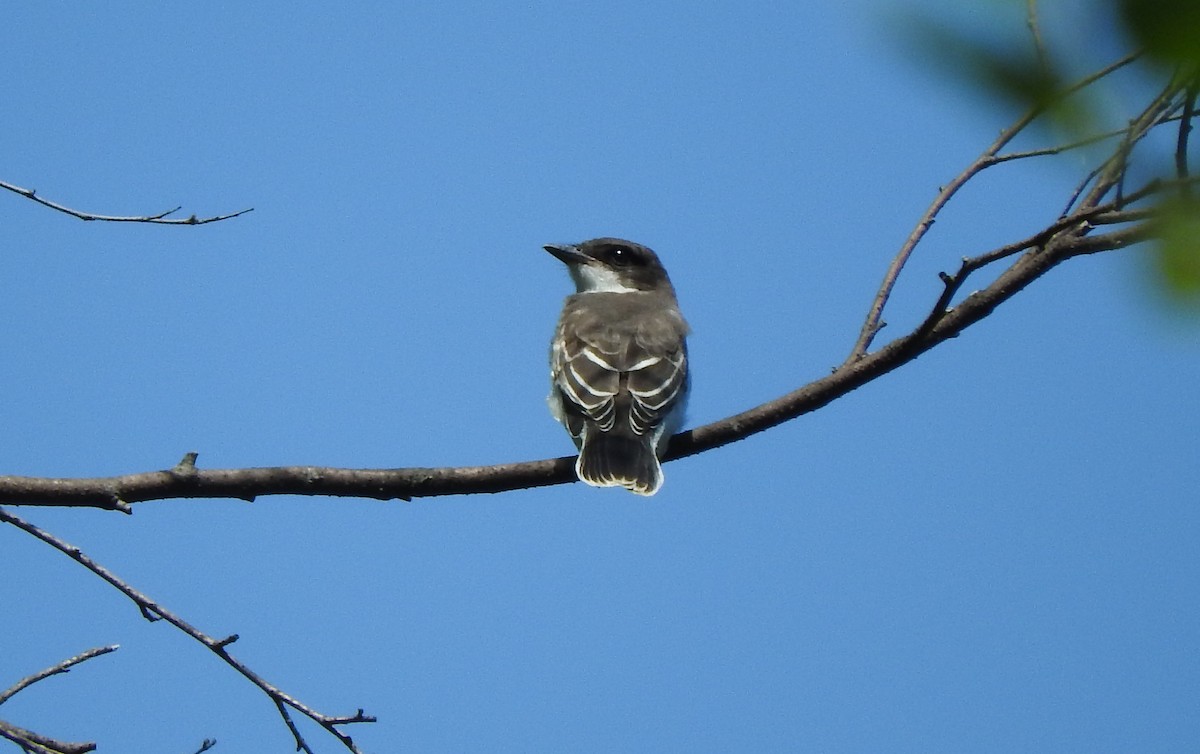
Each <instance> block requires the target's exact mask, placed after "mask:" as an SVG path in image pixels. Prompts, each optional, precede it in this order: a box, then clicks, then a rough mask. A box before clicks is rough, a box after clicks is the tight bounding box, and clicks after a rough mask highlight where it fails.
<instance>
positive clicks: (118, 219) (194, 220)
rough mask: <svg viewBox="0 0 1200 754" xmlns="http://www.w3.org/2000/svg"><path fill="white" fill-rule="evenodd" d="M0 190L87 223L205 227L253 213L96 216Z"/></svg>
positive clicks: (1, 184) (24, 192)
mask: <svg viewBox="0 0 1200 754" xmlns="http://www.w3.org/2000/svg"><path fill="white" fill-rule="evenodd" d="M0 188H3V189H8V190H9V191H11V192H13V193H14V194H20V195H21V196H23V197H25V198H26V199H32V200H33V201H35V202H37V203H38V204H40V205H42V206H43V207H49V208H50V209H52V210H55V211H57V212H62V213H63V214H65V215H70V216H71V217H77V218H79V219H80V220H87V221H89V222H90V221H92V220H98V221H101V222H108V223H149V224H152V225H207V224H208V223H217V222H220V221H222V220H230V219H232V218H235V217H239V216H241V215H244V214H246V213H247V212H253V211H254V208H253V207H247V208H246V209H243V210H238V211H237V212H232V213H230V214H228V215H214V216H213V217H197V216H195V215H192V216H190V217H170V215H173V214H175V213H176V212H178V211H179V210H181V209H183V207H176V208H174V209H169V210H167V211H166V212H159V213H158V214H157V215H97V214H95V213H92V212H82V211H80V210H77V209H71V208H70V207H68V206H66V205H63V204H59V203H58V202H52V201H50V200H49V199H43V198H42V197H40V196H38V193H37V191H36V190H34V189H27V188H21V187H20V186H14V185H13V184H11V183H6V182H5V181H0Z"/></svg>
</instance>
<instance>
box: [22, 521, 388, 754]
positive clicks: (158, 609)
mask: <svg viewBox="0 0 1200 754" xmlns="http://www.w3.org/2000/svg"><path fill="white" fill-rule="evenodd" d="M0 522H2V523H6V524H12V525H13V526H15V527H17V528H18V529H20V530H22V531H24V532H26V533H27V534H31V535H33V536H34V537H36V538H37V539H40V540H41V541H43V542H45V543H46V544H48V545H50V546H51V547H53V548H55V549H56V550H58V551H60V552H62V553H64V554H66V555H67V556H69V557H71V558H72V559H74V560H75V561H76V562H78V563H80V564H81V565H82V566H83V567H84V568H87V569H88V570H89V571H91V572H92V573H94V574H96V575H97V576H99V577H100V578H102V579H104V580H105V581H107V582H108V583H109V584H111V585H112V586H113V587H115V588H116V589H117V591H119V592H121V593H122V594H124V595H125V596H126V597H128V598H129V599H130V600H132V601H133V603H134V604H135V605H137V606H138V609H139V610H141V612H142V615H143V616H144V617H145V618H146V619H147V620H151V621H154V620H158V619H160V618H161V619H162V620H165V621H167V622H168V623H170V624H171V625H173V626H175V627H176V628H178V629H179V630H180V631H182V632H183V633H185V634H187V635H188V636H190V637H191V638H193V639H195V640H196V641H198V642H200V643H201V644H203V645H204V646H205V647H207V648H208V649H209V650H210V651H211V652H212V653H213V654H215V655H217V656H218V657H220V658H221V660H222V661H224V662H225V663H226V664H227V665H229V666H230V667H232V668H233V669H234V670H236V671H238V672H239V673H241V674H242V675H243V676H244V677H246V678H247V679H248V680H249V681H250V682H251V683H253V684H254V685H255V686H257V687H258V688H259V689H261V690H262V691H263V693H265V694H266V695H267V696H268V697H269V698H270V699H271V701H272V702H273V703H274V704H275V706H276V707H277V708H278V709H279V711H280V713H281V714H282V715H283V719H284V722H286V723H287V726H288V729H289V730H291V732H292V735H293V736H294V737H295V739H296V747H297V751H309V752H311V751H312V750H311V749H310V748H308V743H307V742H306V741H305V740H304V737H303V736H302V735H301V734H300V731H299V729H298V728H296V726H295V724H294V723H293V722H292V719H291V716H290V715H289V714H288V712H287V708H291V709H293V710H295V711H297V712H299V713H300V714H302V715H304V716H305V717H308V718H309V719H311V720H312V721H313V722H315V723H317V724H318V725H320V726H321V727H322V728H324V729H325V730H326V731H327V732H328V733H329V734H330V735H332V736H333V737H335V738H336V739H337V740H338V741H340V742H341V743H342V745H343V746H345V747H346V748H347V749H348V750H349V751H351V752H353V753H354V754H362V753H361V751H360V750H359V749H358V747H357V746H356V745H355V744H354V741H353V739H352V738H351V737H350V736H349V735H347V734H345V733H343V732H342V731H341V730H340V729H339V728H338V726H342V725H349V724H351V723H373V722H375V718H374V717H372V716H370V715H367V714H365V713H364V712H363V711H362V709H359V710H358V711H357V712H355V713H354V714H353V715H342V716H335V715H326V714H323V713H321V712H318V711H317V710H315V709H313V708H312V707H309V706H308V705H306V704H304V703H303V702H301V701H300V700H298V699H296V698H295V697H293V696H291V695H290V694H287V693H285V692H284V691H283V690H281V689H280V688H279V687H277V686H275V685H274V684H272V683H270V682H269V681H267V680H266V679H265V678H263V677H262V676H260V675H259V674H258V673H256V672H254V671H253V670H251V669H250V668H249V667H248V666H246V664H245V663H243V662H242V661H240V660H238V659H237V658H236V657H234V656H233V655H231V654H229V651H228V650H227V649H226V647H228V646H229V645H230V644H232V643H233V642H235V641H237V639H238V636H237V634H231V635H229V636H226V637H225V638H222V639H216V638H213V637H212V636H209V635H208V634H205V633H204V632H202V631H200V630H199V629H197V628H196V627H195V626H193V625H192V624H190V623H188V622H187V621H185V620H184V619H183V618H181V617H179V616H178V615H176V614H175V613H173V612H171V611H170V610H168V609H167V608H165V607H163V606H162V605H160V604H158V603H157V602H155V601H154V600H152V599H150V598H149V597H147V596H146V595H145V594H142V593H141V592H139V591H138V590H136V589H134V588H133V587H132V586H130V585H129V584H127V583H125V581H123V580H122V579H121V578H119V577H118V576H117V575H116V574H114V573H113V572H112V571H110V570H108V569H107V568H105V567H104V566H102V565H100V564H99V563H97V562H96V561H94V560H92V559H91V558H90V557H88V556H87V555H86V554H84V552H83V551H81V550H80V549H79V548H78V547H75V546H74V545H72V544H70V543H68V542H65V541H63V540H62V539H59V538H58V537H56V536H55V535H53V534H51V533H50V532H48V531H45V530H44V529H41V528H39V527H38V526H35V525H34V524H31V523H29V522H28V521H25V520H24V519H22V518H19V517H17V516H14V515H13V514H11V513H9V512H8V511H6V510H4V509H3V508H0Z"/></svg>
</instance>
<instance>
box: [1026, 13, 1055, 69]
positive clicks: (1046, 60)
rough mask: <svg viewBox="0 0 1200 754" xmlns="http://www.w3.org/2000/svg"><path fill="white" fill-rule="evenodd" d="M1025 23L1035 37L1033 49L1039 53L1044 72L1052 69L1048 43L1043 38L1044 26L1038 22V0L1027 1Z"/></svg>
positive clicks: (1039, 60) (1038, 56) (1030, 33)
mask: <svg viewBox="0 0 1200 754" xmlns="http://www.w3.org/2000/svg"><path fill="white" fill-rule="evenodd" d="M1025 25H1026V26H1028V27H1029V35H1030V36H1031V37H1033V50H1034V52H1035V53H1036V54H1037V59H1038V65H1039V66H1041V69H1042V71H1043V72H1046V71H1049V70H1050V54H1049V53H1048V52H1046V43H1045V41H1044V40H1043V39H1042V27H1041V24H1040V23H1039V22H1038V9H1037V0H1027V2H1026V3H1025Z"/></svg>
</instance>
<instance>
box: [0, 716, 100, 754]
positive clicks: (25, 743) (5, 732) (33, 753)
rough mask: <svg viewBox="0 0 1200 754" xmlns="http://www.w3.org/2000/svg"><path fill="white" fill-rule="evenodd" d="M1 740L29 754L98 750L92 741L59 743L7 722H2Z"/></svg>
mask: <svg viewBox="0 0 1200 754" xmlns="http://www.w3.org/2000/svg"><path fill="white" fill-rule="evenodd" d="M0 738H4V739H7V740H9V741H12V742H13V743H15V744H16V745H17V746H20V747H21V750H22V751H24V752H26V753H27V754H86V752H89V751H95V750H96V744H95V743H93V742H91V741H87V742H71V741H59V740H57V739H54V738H50V737H48V736H43V735H42V734H40V733H35V732H33V731H31V730H27V729H25V728H22V727H20V726H19V725H13V724H12V723H10V722H7V721H5V720H0Z"/></svg>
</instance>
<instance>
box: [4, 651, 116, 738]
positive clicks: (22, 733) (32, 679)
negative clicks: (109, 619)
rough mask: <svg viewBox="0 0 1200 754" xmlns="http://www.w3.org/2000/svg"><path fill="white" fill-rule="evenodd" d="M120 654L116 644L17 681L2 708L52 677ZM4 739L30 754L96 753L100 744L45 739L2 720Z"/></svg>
mask: <svg viewBox="0 0 1200 754" xmlns="http://www.w3.org/2000/svg"><path fill="white" fill-rule="evenodd" d="M115 651H117V645H116V644H113V645H111V646H108V647H96V648H94V649H89V650H87V651H86V652H83V653H81V654H77V655H75V656H74V657H69V658H67V659H65V660H63V661H62V662H60V663H57V664H55V665H51V666H50V667H48V668H46V669H45V670H39V671H38V672H36V673H34V674H33V675H29V676H26V677H25V678H22V679H21V680H19V681H17V682H16V683H15V684H13V685H12V686H11V687H9V688H8V689H5V690H4V691H0V704H4V703H5V702H7V701H8V700H9V699H12V698H13V697H14V696H16V695H17V694H19V693H21V692H22V691H24V690H25V689H27V688H29V687H30V686H32V685H33V684H35V683H38V682H39V681H43V680H45V679H47V678H49V677H50V676H52V675H58V674H59V673H67V672H70V670H71V668H72V667H74V666H76V665H78V664H80V663H81V662H87V661H88V660H90V659H92V658H93V657H99V656H100V655H106V654H108V653H109V652H115ZM0 738H6V739H8V740H9V741H12V742H13V743H15V744H17V745H18V746H20V747H21V748H22V749H23V750H24V751H26V752H37V754H82V752H88V751H92V750H94V749H95V748H96V744H95V743H92V742H90V741H89V742H82V743H72V742H69V741H59V740H57V739H54V738H50V737H48V736H43V735H41V734H40V733H35V732H33V731H31V730H27V729H26V728H22V727H20V726H17V725H13V724H12V723H9V722H6V721H4V720H0Z"/></svg>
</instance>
